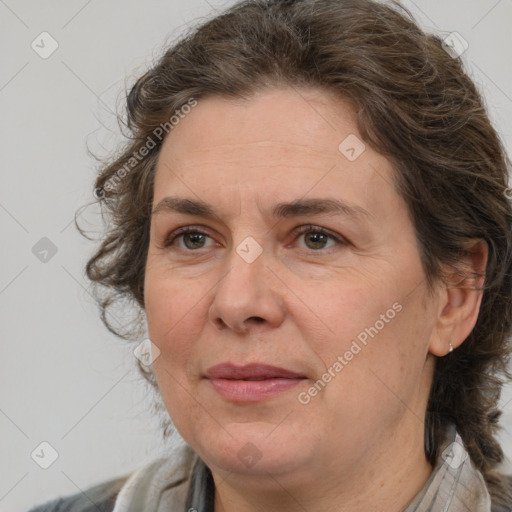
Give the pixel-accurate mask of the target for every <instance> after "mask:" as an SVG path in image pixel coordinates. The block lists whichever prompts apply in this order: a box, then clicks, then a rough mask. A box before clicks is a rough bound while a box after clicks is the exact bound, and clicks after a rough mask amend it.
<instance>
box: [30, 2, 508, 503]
mask: <svg viewBox="0 0 512 512" xmlns="http://www.w3.org/2000/svg"><path fill="white" fill-rule="evenodd" d="M455 53H456V52H455ZM128 126H129V128H130V130H131V132H132V134H133V137H132V139H131V141H130V143H129V144H128V145H127V147H126V148H125V149H124V152H123V154H122V155H121V156H120V157H119V158H117V159H116V160H115V161H114V162H111V163H109V164H105V166H104V168H103V169H102V170H101V172H100V174H99V176H98V178H97V180H96V184H95V187H96V189H95V190H96V196H97V197H98V199H99V201H101V204H102V205H103V207H104V209H105V210H106V212H107V213H108V214H110V223H109V225H108V233H107V235H106V237H105V240H104V241H103V243H102V245H101V247H100V248H99V250H98V251H97V253H96V254H95V255H94V256H93V257H92V258H91V259H90V261H89V262H88V265H87V274H88V277H89V278H90V279H91V280H92V281H93V282H94V283H97V284H98V285H102V286H106V287H107V288H109V289H110V290H111V291H112V296H111V297H110V298H105V297H104V296H101V295H100V294H99V293H98V300H99V301H100V303H101V305H102V308H103V320H104V321H105V323H106V325H107V327H109V329H111V330H112V331H113V332H115V333H116V334H118V335H120V336H122V337H125V338H130V339H134V340H136V341H137V343H140V340H141V339H142V337H143V336H141V333H142V332H143V328H142V323H143V322H142V321H140V320H141V319H142V318H144V319H145V321H147V334H148V335H149V336H148V337H149V340H151V341H150V342H149V340H148V341H147V342H146V344H145V345H144V346H145V350H150V354H149V356H147V357H149V359H144V358H143V357H141V358H140V360H139V361H138V365H139V368H140V370H141V372H143V375H144V376H145V377H146V379H147V380H148V381H149V382H150V383H151V384H152V385H153V386H154V389H155V391H156V393H155V398H156V401H157V402H156V403H157V404H158V403H159V400H160V398H161V401H162V404H163V405H162V407H165V410H166V412H167V414H168V417H167V418H168V419H167V422H166V423H165V424H164V425H163V427H164V432H165V434H167V433H168V432H169V431H170V420H172V424H173V426H174V427H175V428H176V429H177V431H178V432H179V433H180V434H181V436H182V437H183V438H184V440H185V441H186V443H187V445H188V446H187V448H186V449H185V450H184V452H183V455H182V457H181V458H180V457H176V459H173V460H169V458H166V457H162V458H160V459H157V460H155V461H152V463H151V464H150V465H148V466H145V467H142V468H140V469H139V470H138V471H136V472H134V473H133V474H131V475H126V476H125V477H124V478H121V479H118V480H116V481H111V482H106V483H104V484H101V485H99V486H97V487H95V488H94V489H90V490H89V492H86V494H88V497H87V500H85V499H84V498H79V497H77V496H75V497H68V498H63V499H61V500H58V501H56V502H53V504H49V505H48V504H47V505H46V507H47V508H45V509H44V510H61V508H62V507H68V508H65V509H66V510H68V509H69V510H89V509H90V510H98V509H100V510H114V511H115V512H122V511H123V512H124V511H135V510H137V511H141V510H144V511H161V510H169V511H170V510H175V511H178V510H179V511H182V510H197V511H215V512H221V511H225V512H230V511H234V510H244V511H259V510H264V511H273V510H279V511H286V510H290V511H292V510H293V511H296V510H305V511H308V512H317V511H318V512H322V511H327V510H329V511H330V510H343V511H360V510H375V511H377V510H378V511H383V512H384V511H386V512H395V511H396V512H398V511H406V512H413V511H415V512H420V511H421V512H423V511H441V510H442V511H447V510H449V511H453V512H455V511H463V510H471V511H472V512H481V511H482V512H483V511H491V510H492V511H493V512H497V511H509V510H511V509H512V487H511V485H512V481H511V479H510V478H509V477H507V476H505V475H503V474H501V473H500V472H499V467H498V466H499V464H500V463H501V462H502V461H503V459H504V455H503V452H502V449H501V447H500V445H499V443H498V441H497V439H496V431H497V428H498V423H497V422H498V418H499V415H500V412H499V411H497V409H496V406H497V402H498V399H499V395H500V390H501V386H502V384H503V382H504V381H505V379H506V378H510V377H511V375H510V374H509V372H508V371H507V361H508V357H509V353H510V347H509V345H508V343H509V337H510V331H511V319H512V311H511V293H512V280H511V275H512V268H511V267H512V257H511V256H512V229H511V228H512V209H511V204H510V189H509V188H508V187H507V170H508V165H509V161H508V159H507V157H506V154H505V151H504V148H503V146H502V144H501V142H500V140H499V137H498V135H497V133H496V131H495V130H494V128H493V127H492V126H491V124H490V122H489V119H488V116H487V114H486V112H485V109H484V107H483V104H482V100H481V98H480V95H479V94H478V92H477V91H476V89H475V86H474V84H473V83H472V81H471V80H470V79H469V78H468V76H467V75H466V74H465V72H464V70H463V68H462V65H461V62H460V60H459V59H458V57H457V55H456V54H454V50H453V45H447V44H446V43H443V41H442V40H441V39H439V38H437V37H435V36H433V35H428V34H425V33H424V32H422V31H421V30H420V29H419V28H418V26H417V25H416V24H415V23H414V21H413V20H412V17H411V16H410V14H409V13H407V12H406V11H405V10H404V9H402V8H401V7H400V6H399V5H397V4H396V5H392V6H389V5H384V4H380V3H376V2H374V1H371V0H323V1H313V0H303V1H300V0H299V1H295V2H290V1H288V2H284V1H282V2H277V1H274V2H272V1H266V0H265V1H264V0H257V1H249V0H246V1H242V2H240V3H238V4H237V5H235V6H234V7H232V8H230V9H229V10H228V11H226V12H225V13H223V14H220V15H218V16H216V17H215V18H214V19H212V20H210V21H208V22H205V23H204V24H203V25H202V26H200V27H199V28H197V29H196V30H195V31H194V32H192V33H190V34H189V35H187V36H186V37H184V38H183V39H182V40H181V41H179V42H178V43H177V44H175V45H174V46H173V47H172V48H170V49H169V50H168V51H167V52H166V54H165V55H164V56H163V57H162V59H161V60H160V61H159V62H158V63H157V64H156V65H155V66H154V67H153V68H152V69H151V70H149V71H148V72H147V73H146V74H145V75H144V76H142V77H141V78H140V79H139V80H138V81H137V83H136V84H135V86H134V87H133V88H132V90H131V92H130V94H129V96H128ZM125 298H129V299H132V300H134V301H135V303H136V305H137V306H138V307H139V308H140V310H141V312H142V316H141V317H139V324H136V325H138V326H140V327H141V328H140V329H139V330H138V331H137V330H135V331H134V330H133V329H131V328H130V329H127V330H126V331H124V332H121V331H119V330H116V329H114V328H113V327H112V326H111V325H110V324H109V323H108V320H107V317H106V311H107V310H108V308H109V307H110V306H111V304H112V300H113V299H114V300H115V299H125ZM137 349H138V351H139V355H140V351H141V348H140V347H137ZM59 507H61V508H59ZM88 507H89V508H88ZM100 507H103V508H100ZM39 510H43V509H39Z"/></svg>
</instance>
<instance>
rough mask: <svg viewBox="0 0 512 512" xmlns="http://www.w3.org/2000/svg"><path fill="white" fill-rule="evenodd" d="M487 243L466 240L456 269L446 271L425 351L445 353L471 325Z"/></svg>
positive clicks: (482, 278) (476, 309)
mask: <svg viewBox="0 0 512 512" xmlns="http://www.w3.org/2000/svg"><path fill="white" fill-rule="evenodd" d="M487 257H488V247H487V243H486V242H485V241H484V240H481V239H473V240H472V241H471V242H469V243H468V245H467V248H466V252H465V253H464V255H463V256H462V258H461V260H460V265H458V267H457V269H452V270H451V271H450V272H447V275H446V277H445V279H444V284H443V285H442V288H441V292H440V295H439V297H440V300H439V304H438V309H437V319H436V324H435V332H434V334H433V336H432V338H431V340H430V345H429V352H430V353H431V354H433V355H435V356H439V357H442V356H445V355H446V354H448V352H449V348H450V343H451V344H452V347H453V349H454V350H455V349H456V348H457V347H458V346H460V345H461V344H462V343H463V341H464V340H465V339H466V338H467V337H468V336H469V335H470V333H471V331H472V330H473V328H474V327H475V324H476V321H477V318H478V313H479V311H480V304H481V302H482V296H483V290H482V289H481V288H482V287H483V285H484V282H485V269H486V265H487Z"/></svg>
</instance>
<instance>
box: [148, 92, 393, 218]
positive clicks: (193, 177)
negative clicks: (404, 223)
mask: <svg viewBox="0 0 512 512" xmlns="http://www.w3.org/2000/svg"><path fill="white" fill-rule="evenodd" d="M347 150H349V151H348V153H347ZM354 156H355V158H354ZM349 157H350V158H349ZM392 172H393V171H392V167H391V164H390V162H388V161H387V160H386V159H385V158H384V157H383V156H382V155H379V154H378V153H376V152H375V151H374V150H372V149H371V148H370V147H369V146H368V145H364V143H363V141H362V140H361V137H360V136H359V133H358V128H357V112H356V110H355V108H354V107H353V106H352V105H351V104H350V103H348V102H346V101H343V100H341V99H339V98H337V97H334V96H333V95H332V93H329V92H327V91H324V90H319V89H291V88H288V89H269V90H264V91H260V92H258V93H257V94H255V95H254V96H253V97H251V98H250V99H248V100H240V99H232V98H227V97H222V96H210V97H206V98H203V99H200V100H198V105H197V106H196V107H195V108H194V109H192V111H191V112H190V113H189V114H187V115H186V116H184V118H183V119H181V121H180V123H179V124H178V125H177V126H175V128H174V129H173V131H172V132H171V133H170V134H169V135H168V136H167V138H166V139H165V140H164V143H163V146H162V149H161V153H160V156H159V160H158V163H157V168H156V176H155V194H154V196H155V197H154V204H157V203H158V202H159V201H161V200H162V199H163V198H164V197H165V196H167V195H173V196H174V195H176V193H179V195H181V196H183V195H186V196H187V197H191V196H194V195H195V196H196V198H201V199H204V200H206V201H207V202H208V198H209V197H212V196H214V197H215V200H217V201H220V202H223V201H229V198H233V199H235V196H236V199H237V200H238V201H241V200H245V201H249V200H250V196H252V197H254V198H256V199H257V201H258V202H264V201H265V200H269V199H272V200H273V201H274V202H279V201H293V200H296V199H298V198H301V197H305V196H307V195H308V194H309V195H312V196H319V195H322V196H324V197H325V196H326V194H327V195H330V196H331V197H332V198H335V199H340V200H344V201H345V202H346V203H359V205H360V206H361V207H362V208H365V209H366V210H369V211H371V212H372V213H375V214H380V215H382V214H383V212H384V211H385V210H386V209H387V208H388V206H389V201H393V200H394V201H396V200H397V199H398V196H397V194H396V192H395V191H394V188H393V186H392ZM379 210H381V211H379Z"/></svg>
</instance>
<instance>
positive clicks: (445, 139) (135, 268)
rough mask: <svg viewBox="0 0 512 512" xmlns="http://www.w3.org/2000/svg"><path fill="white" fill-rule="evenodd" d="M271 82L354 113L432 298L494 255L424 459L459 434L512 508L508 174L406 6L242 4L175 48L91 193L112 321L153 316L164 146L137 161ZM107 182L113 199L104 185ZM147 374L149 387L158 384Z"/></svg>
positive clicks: (456, 70) (429, 420) (140, 88)
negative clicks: (195, 119)
mask: <svg viewBox="0 0 512 512" xmlns="http://www.w3.org/2000/svg"><path fill="white" fill-rule="evenodd" d="M269 85H285V86H289V87H298V86H307V87H316V88H323V89H324V90H328V91H332V92H334V93H336V94H337V95H338V96H339V97H340V98H343V99H348V100H350V101H352V102H353V103H354V104H355V105H356V106H357V108H358V113H359V115H358V128H359V131H360V134H361V136H362V137H363V139H364V141H365V142H366V143H367V144H369V145H370V146H371V147H373V148H374V149H375V150H376V151H378V152H380V153H381V154H383V155H384V156H386V157H387V158H389V159H390V160H391V161H392V162H393V163H394V167H395V172H396V176H395V177H394V178H395V186H396V189H397V191H398V193H399V194H400V195H401V196H402V197H403V198H404V199H405V201H406V203H407V206H408V209H409V212H410V215H411V218H412V220H413V223H414V227H415V233H416V236H417V240H418V243H419V247H420V254H421V260H422V265H423V268H424V271H425V275H426V277H427V282H428V283H429V286H430V287H432V286H433V284H434V283H435V282H437V280H438V279H441V278H442V277H443V274H442V268H443V267H444V265H446V264H448V265H450V266H453V267H455V268H457V267H459V266H460V260H461V255H463V254H465V252H466V249H467V248H466V244H467V242H468V240H470V239H474V238H480V239H483V240H485V241H486V243H487V244H488V248H489V256H488V262H487V267H486V274H485V283H484V286H483V299H482V303H481V307H480V313H479V316H478V320H477V322H476V325H475V327H474V329H473V331H472V332H471V334H470V335H469V336H468V338H467V339H466V340H465V341H464V343H463V344H462V345H461V346H460V347H459V348H458V349H457V350H456V351H454V352H453V353H451V354H449V355H447V356H446V357H443V358H438V359H437V361H436V368H435V373H434V379H433V384H432V388H431V392H430V398H429V404H428V407H427V411H426V420H425V432H426V442H425V454H426V457H427V458H428V459H429V461H430V462H432V463H434V462H435V460H436V458H437V456H438V446H439V443H440V440H441V436H442V432H443V428H444V426H445V425H446V423H447V422H454V423H455V425H456V428H457V430H458V432H459V433H460V435H461V437H462V438H463V440H464V442H465V444H466V446H467V448H468V451H469V454H470V457H471V459H472V460H473V462H474V463H475V465H476V466H477V468H478V469H479V470H480V471H481V472H482V474H483V476H484V478H485V480H486V482H487V485H488V488H489V492H490V494H491V497H492V500H493V511H498V510H502V508H500V507H504V506H505V503H507V504H510V502H511V500H512V497H511V495H510V491H509V490H508V483H507V481H506V477H505V476H504V475H502V474H501V473H499V471H498V468H497V466H498V464H500V463H501V462H502V461H503V459H504V455H503V451H502V449H501V447H500V444H499V442H498V441H497V439H496V437H495V436H496V433H497V430H498V429H499V428H501V427H500V426H499V425H498V418H499V416H500V414H501V412H500V411H499V410H497V404H498V400H499V397H500V393H501V388H502V385H503V384H504V383H505V382H506V380H507V379H511V378H512V375H511V374H510V373H509V370H508V361H509V357H510V356H509V354H510V346H509V343H510V334H511V324H512V309H511V308H512V306H511V304H512V300H511V299H512V278H511V276H512V271H511V270H512V268H511V267H512V207H511V203H510V199H509V197H508V196H509V195H511V189H508V188H507V186H508V169H509V166H510V161H509V159H508V157H507V155H506V152H505V149H504V147H503V145H502V143H501V141H500V139H499V136H498V134H497V133H496V131H495V129H494V128H493V126H492V125H491V123H490V121H489V118H488V115H487V113H486V109H485V106H484V104H483V100H482V98H481V96H480V94H479V92H478V91H477V89H476V87H475V85H474V83H473V81H472V80H471V79H470V78H469V77H468V75H467V74H466V73H465V72H464V69H463V65H462V63H461V61H460V59H456V58H452V57H451V56H450V55H449V54H448V53H447V52H446V51H445V49H444V48H443V44H442V39H441V38H440V37H439V36H436V35H432V34H427V33H425V32H423V31H422V30H421V29H420V28H419V27H418V26H417V24H416V23H415V22H414V19H413V17H412V15H411V14H410V13H409V11H407V10H406V9H405V8H404V7H403V6H401V5H400V4H399V3H398V2H393V3H392V4H391V5H384V4H382V3H378V2H375V1H372V0H323V1H314V0H303V1H295V2H293V1H292V2H290V1H283V2H278V1H267V0H255V1H253V0H243V1H241V2H239V3H237V4H236V5H234V6H233V7H231V8H230V9H228V10H226V11H225V12H224V13H222V14H221V15H218V16H215V17H213V18H212V19H210V20H207V21H206V22H203V24H202V25H200V26H198V27H196V28H195V29H193V30H191V31H189V32H188V33H187V34H186V35H184V36H182V37H181V39H180V40H179V41H178V42H177V43H175V44H174V45H172V46H171V47H170V48H168V49H167V50H166V51H165V53H164V55H163V56H162V57H161V58H160V59H159V60H158V62H157V63H156V64H155V65H154V66H153V67H151V69H149V71H147V72H146V73H145V74H144V75H143V76H141V77H140V78H139V79H138V80H137V81H136V83H135V85H134V86H133V88H132V89H131V91H130V93H129V94H128V101H127V113H128V116H127V126H128V128H129V130H130V132H131V136H130V140H129V141H128V143H127V144H126V146H125V147H124V149H123V151H122V153H121V154H120V155H119V154H118V155H117V156H116V157H115V158H114V159H113V160H111V161H109V162H107V161H105V162H104V164H103V166H102V168H101V169H100V171H99V173H98V176H97V179H96V182H95V187H96V190H97V193H96V195H97V196H98V195H99V196H100V197H99V199H98V200H99V202H100V203H101V208H102V214H106V215H107V217H108V219H107V222H106V229H107V233H106V235H105V237H104V239H103V241H102V243H101V245H100V247H99V248H98V249H97V251H96V252H95V253H94V255H92V257H91V258H90V259H89V261H88V262H87V266H86V274H87V277H88V278H89V279H90V280H91V281H92V282H93V283H94V284H95V285H96V286H95V288H94V290H95V291H94V293H95V297H96V300H97V301H98V304H99V306H100V311H101V315H102V320H103V322H104V323H105V325H106V326H107V328H108V329H109V330H110V331H111V332H113V333H114V334H116V335H118V336H120V337H121V338H124V339H127V340H128V339H131V340H135V339H137V338H138V337H139V336H140V333H141V332H142V331H141V329H133V327H134V326H135V327H137V326H138V327H140V326H141V324H142V320H143V319H144V271H145V262H146V257H147V250H148V244H149V230H150V214H151V207H152V199H153V178H154V171H155V164H156V161H157V158H158V154H159V151H160V147H161V143H162V140H158V141H155V142H156V144H155V146H154V147H152V148H151V149H149V150H148V151H147V154H145V156H144V158H141V159H140V161H139V160H137V162H136V163H134V160H133V158H134V155H135V154H137V155H139V154H140V153H141V149H142V148H143V147H146V148H147V147H148V140H149V139H148V138H152V139H153V140H154V139H155V136H154V135H155V129H156V128H157V127H158V126H161V125H162V124H164V123H166V122H168V121H169V118H170V117H171V116H172V115H173V113H175V112H176V111H177V110H179V109H180V107H181V106H182V105H184V104H186V103H187V101H189V100H190V99H191V98H195V99H196V100H199V99H200V98H203V97H206V96H208V95H222V96H227V97H232V98H249V97H250V96H251V95H252V94H254V93H255V92H258V91H259V90H261V89H263V88H265V87H267V86H269ZM162 139H163V138H162ZM142 152H144V151H142ZM130 159H132V160H130ZM120 169H125V173H124V175H123V177H122V178H121V179H119V177H120V172H119V171H120ZM113 180H115V181H116V186H115V187H112V186H107V185H109V184H110V185H112V182H113ZM98 191H100V192H99V193H98ZM75 222H76V221H75ZM77 227H78V229H79V231H80V232H81V233H82V234H83V235H84V233H83V232H82V230H81V229H80V227H79V226H78V224H77ZM84 236H86V235H84ZM99 287H102V288H103V289H104V290H107V291H108V293H107V295H103V294H101V293H100V289H99ZM126 299H128V300H129V301H132V302H134V303H135V305H136V307H137V308H138V311H139V314H138V316H137V318H136V319H135V320H134V323H133V324H132V325H131V326H129V327H128V328H126V329H123V328H122V326H121V327H120V328H114V327H113V326H112V324H111V323H110V322H109V320H108V318H107V311H108V310H109V309H110V308H111V307H112V306H114V305H115V304H117V303H119V301H123V300H126ZM139 341H140V340H139ZM138 366H139V370H140V371H141V372H142V374H143V376H144V377H145V378H146V379H147V381H148V382H149V383H150V384H151V385H152V386H154V387H155V388H156V387H157V384H156V380H155V378H154V375H153V373H152V372H151V371H148V370H147V369H146V367H144V366H143V365H141V364H140V362H138ZM507 500H508V501H507ZM503 510H504V508H503Z"/></svg>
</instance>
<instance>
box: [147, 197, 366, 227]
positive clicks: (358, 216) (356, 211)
mask: <svg viewBox="0 0 512 512" xmlns="http://www.w3.org/2000/svg"><path fill="white" fill-rule="evenodd" d="M163 212H168V213H182V214H186V215H194V216H198V217H206V218H212V219H214V218H217V219H218V218H219V215H218V213H217V212H216V211H215V208H214V207H213V206H212V205H210V204H208V203H206V202H204V201H201V200H198V199H185V198H181V197H165V198H164V199H162V200H161V201H160V202H159V203H158V204H157V206H156V207H155V208H154V210H153V211H152V212H151V215H152V216H154V215H157V214H159V213H163ZM319 214H338V215H345V216H347V217H350V218H353V219H354V220H357V221H365V220H366V221H368V220H371V219H373V218H374V216H373V214H371V213H370V212H369V211H367V210H365V209H364V208H362V207H361V206H358V205H352V204H348V203H346V202H344V201H341V200H339V199H331V198H314V199H313V198H312V199H296V200H295V201H292V202H289V203H277V204H276V205H274V206H273V208H272V216H273V217H275V218H278V219H282V218H288V217H298V216H300V215H319Z"/></svg>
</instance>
